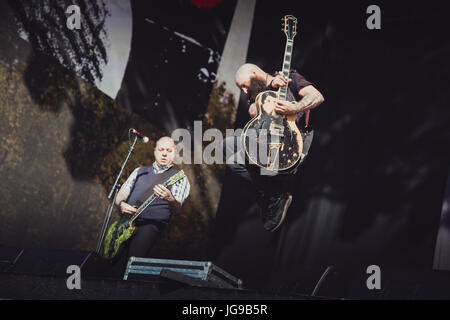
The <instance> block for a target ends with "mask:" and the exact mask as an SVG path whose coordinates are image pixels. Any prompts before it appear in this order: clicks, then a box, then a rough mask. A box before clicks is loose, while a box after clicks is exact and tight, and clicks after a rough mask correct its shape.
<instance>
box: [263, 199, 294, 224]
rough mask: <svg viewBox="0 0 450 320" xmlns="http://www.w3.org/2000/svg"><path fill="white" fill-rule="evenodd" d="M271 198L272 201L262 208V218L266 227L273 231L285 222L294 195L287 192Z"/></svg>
mask: <svg viewBox="0 0 450 320" xmlns="http://www.w3.org/2000/svg"><path fill="white" fill-rule="evenodd" d="M271 200H272V201H271V203H270V204H269V205H268V206H267V207H266V208H264V209H262V214H261V218H262V220H263V223H264V229H266V230H267V231H270V232H273V231H275V230H277V229H278V227H279V226H280V225H281V224H282V223H283V220H284V218H285V217H286V212H287V211H288V209H289V206H290V205H291V203H292V195H291V194H290V193H287V192H286V193H283V194H282V195H281V196H279V197H277V198H274V199H271Z"/></svg>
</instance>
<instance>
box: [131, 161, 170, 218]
mask: <svg viewBox="0 0 450 320" xmlns="http://www.w3.org/2000/svg"><path fill="white" fill-rule="evenodd" d="M177 171H178V170H177ZM177 171H175V172H174V173H173V174H175V173H176V172H177ZM157 176H158V174H156V173H155V172H154V170H153V167H141V168H139V170H138V173H137V176H136V180H135V182H134V186H133V188H132V189H131V192H130V195H129V196H128V199H127V203H128V204H130V205H132V206H133V205H137V206H140V205H141V203H137V202H138V199H139V198H140V196H141V195H142V194H143V193H144V192H146V191H147V190H148V188H149V187H150V186H151V185H152V184H153V183H154V182H155V180H156V178H157ZM164 182H165V181H162V182H161V184H163V183H164ZM170 188H171V187H168V189H170ZM144 201H145V200H144ZM170 215H171V213H170V210H169V203H168V202H167V201H166V200H163V199H161V198H156V199H155V200H154V201H153V202H152V203H151V204H150V205H149V206H148V207H147V208H146V209H145V210H144V212H142V213H141V214H140V215H139V218H138V219H137V220H138V221H139V220H141V221H142V220H155V221H159V222H162V223H164V224H167V223H168V222H169V219H170Z"/></svg>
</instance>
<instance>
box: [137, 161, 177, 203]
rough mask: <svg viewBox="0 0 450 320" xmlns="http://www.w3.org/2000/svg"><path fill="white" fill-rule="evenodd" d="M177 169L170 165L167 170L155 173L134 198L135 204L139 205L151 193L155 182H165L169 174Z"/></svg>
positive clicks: (171, 174) (174, 172)
mask: <svg viewBox="0 0 450 320" xmlns="http://www.w3.org/2000/svg"><path fill="white" fill-rule="evenodd" d="M150 170H153V168H150ZM178 171H179V170H177V169H175V168H174V167H173V166H172V167H170V169H168V170H166V171H164V172H162V173H159V174H157V175H156V178H155V180H154V181H153V183H152V184H151V185H150V186H149V187H148V189H147V190H145V192H143V193H142V194H141V195H140V196H139V198H138V199H137V200H136V205H138V206H140V205H141V204H143V203H144V202H145V200H147V199H148V198H149V197H150V196H151V195H152V193H153V188H154V187H155V186H156V185H157V184H162V183H164V182H166V181H167V180H168V179H169V178H170V177H171V176H173V175H174V174H176V173H177V172H178ZM168 188H169V189H170V187H168Z"/></svg>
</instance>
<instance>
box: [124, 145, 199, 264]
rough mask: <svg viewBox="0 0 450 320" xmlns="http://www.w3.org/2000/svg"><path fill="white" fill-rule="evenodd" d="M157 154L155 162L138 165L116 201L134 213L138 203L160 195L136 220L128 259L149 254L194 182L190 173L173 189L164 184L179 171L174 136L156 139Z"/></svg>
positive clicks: (127, 255)
mask: <svg viewBox="0 0 450 320" xmlns="http://www.w3.org/2000/svg"><path fill="white" fill-rule="evenodd" d="M154 155H155V162H154V163H153V165H152V166H151V167H139V168H136V169H135V170H134V171H133V172H132V173H131V175H130V176H129V177H128V179H127V180H126V181H125V183H124V184H123V185H122V187H121V188H120V190H119V193H118V195H117V198H116V205H117V206H119V208H120V211H121V213H122V214H123V215H134V214H135V213H136V212H137V211H138V209H137V207H138V206H141V205H142V203H143V202H145V200H146V199H148V198H149V196H151V195H152V194H154V195H156V196H157V198H156V200H154V201H153V202H151V204H150V205H148V206H147V207H146V209H145V210H144V211H143V212H142V213H141V214H139V217H138V218H137V219H136V221H135V222H134V225H135V226H136V231H135V232H134V234H133V236H132V237H131V238H130V239H129V240H128V244H127V245H128V247H127V253H126V258H127V259H126V260H127V261H128V258H129V257H131V256H135V257H146V256H147V255H148V253H149V251H150V249H151V248H152V246H153V244H154V242H155V240H156V239H157V237H158V236H159V234H160V233H161V231H162V230H163V229H164V227H165V226H166V225H167V224H168V222H169V219H170V216H171V215H172V214H173V213H176V212H177V211H178V210H179V209H180V208H181V206H182V204H183V202H184V200H185V199H186V198H187V197H188V195H189V191H190V184H189V181H188V179H187V177H186V176H184V177H183V178H182V179H180V180H177V182H176V183H175V184H173V185H172V186H171V188H170V189H169V188H166V187H165V186H164V185H163V183H164V182H166V181H167V180H168V179H169V178H170V177H173V176H174V175H175V174H177V173H179V170H177V169H175V168H174V167H173V160H174V158H175V142H174V141H173V140H172V138H170V137H162V138H160V139H159V140H158V141H157V142H156V145H155V150H154Z"/></svg>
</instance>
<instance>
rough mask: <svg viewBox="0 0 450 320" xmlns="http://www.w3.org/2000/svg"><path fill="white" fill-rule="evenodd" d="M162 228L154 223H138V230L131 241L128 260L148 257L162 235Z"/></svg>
mask: <svg viewBox="0 0 450 320" xmlns="http://www.w3.org/2000/svg"><path fill="white" fill-rule="evenodd" d="M160 228H161V227H160V226H158V225H157V224H155V223H153V222H142V223H137V230H136V232H135V234H134V235H133V237H132V238H131V239H130V245H129V247H128V254H127V256H128V258H130V257H147V256H148V254H149V253H150V250H151V249H152V247H153V245H154V244H155V241H156V239H158V236H159V234H160V233H161V229H160Z"/></svg>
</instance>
